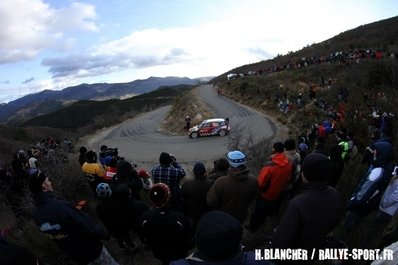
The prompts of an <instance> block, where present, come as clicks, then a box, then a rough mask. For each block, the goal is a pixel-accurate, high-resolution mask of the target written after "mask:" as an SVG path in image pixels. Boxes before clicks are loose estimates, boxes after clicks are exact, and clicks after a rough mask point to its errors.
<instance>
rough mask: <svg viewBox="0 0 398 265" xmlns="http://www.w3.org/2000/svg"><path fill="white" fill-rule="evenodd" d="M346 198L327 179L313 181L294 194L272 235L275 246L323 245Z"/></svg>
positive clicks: (336, 221)
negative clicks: (302, 191)
mask: <svg viewBox="0 0 398 265" xmlns="http://www.w3.org/2000/svg"><path fill="white" fill-rule="evenodd" d="M341 208H342V202H341V198H340V195H339V193H338V192H337V191H336V190H335V189H334V188H332V187H329V186H328V185H327V183H326V182H310V183H308V184H306V186H305V192H304V193H303V194H301V195H298V196H296V197H295V198H293V199H292V200H291V201H290V202H289V205H288V206H287V209H286V210H285V213H284V215H283V217H282V220H281V222H280V224H279V226H278V227H277V229H276V231H275V234H274V235H273V237H272V240H271V241H272V247H275V248H303V249H312V248H323V247H325V243H326V236H327V234H328V233H329V232H330V231H331V230H332V229H333V228H334V227H336V226H337V224H338V222H339V214H340V210H341Z"/></svg>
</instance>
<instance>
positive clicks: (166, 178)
mask: <svg viewBox="0 0 398 265" xmlns="http://www.w3.org/2000/svg"><path fill="white" fill-rule="evenodd" d="M151 174H152V179H153V181H154V183H165V184H166V185H167V186H168V187H169V188H170V192H171V202H170V204H171V206H172V207H174V208H175V209H177V210H179V209H180V208H181V195H182V194H181V186H180V181H181V180H182V179H183V178H184V177H185V175H186V173H185V170H184V169H183V168H182V166H181V165H180V164H179V163H178V162H177V160H176V159H175V157H174V156H173V155H170V154H168V153H166V152H162V153H161V154H160V156H159V165H158V166H156V167H154V168H153V169H152V171H151Z"/></svg>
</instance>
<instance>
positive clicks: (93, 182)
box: [82, 150, 106, 194]
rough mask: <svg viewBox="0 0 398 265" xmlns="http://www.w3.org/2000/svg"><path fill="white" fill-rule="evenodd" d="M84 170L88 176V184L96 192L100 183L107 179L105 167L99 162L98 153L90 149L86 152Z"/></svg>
mask: <svg viewBox="0 0 398 265" xmlns="http://www.w3.org/2000/svg"><path fill="white" fill-rule="evenodd" d="M82 171H83V173H84V175H85V176H86V179H87V181H88V184H89V185H90V188H91V189H92V190H93V192H94V193H95V194H96V189H97V186H98V184H100V183H101V182H104V181H105V174H106V171H105V168H104V167H103V166H102V165H101V164H100V163H98V162H97V153H95V152H94V151H93V150H90V151H88V152H87V153H86V162H84V164H83V166H82Z"/></svg>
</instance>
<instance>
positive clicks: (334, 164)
mask: <svg viewBox="0 0 398 265" xmlns="http://www.w3.org/2000/svg"><path fill="white" fill-rule="evenodd" d="M342 152H343V150H342V147H341V146H340V145H338V144H336V145H334V146H333V147H332V148H331V149H330V151H329V154H330V156H329V159H330V169H329V177H328V184H329V186H331V187H333V188H334V187H336V185H337V183H338V181H339V179H340V177H341V174H343V170H344V160H343V157H342V155H341V154H342Z"/></svg>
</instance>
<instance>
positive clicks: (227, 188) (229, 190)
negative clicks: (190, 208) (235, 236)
mask: <svg viewBox="0 0 398 265" xmlns="http://www.w3.org/2000/svg"><path fill="white" fill-rule="evenodd" d="M286 160H287V159H286ZM257 196H258V185H257V180H256V178H255V177H254V176H253V175H251V174H249V170H248V169H247V168H244V169H240V170H236V169H230V170H229V172H228V176H224V177H221V178H219V179H217V180H216V181H215V182H214V184H213V186H211V188H210V190H209V192H208V193H207V203H208V205H209V206H210V207H212V208H213V209H216V210H221V211H224V212H227V213H229V214H231V215H232V216H233V217H235V218H236V219H238V220H239V221H240V222H241V223H243V222H244V221H245V219H246V216H247V211H248V209H249V206H250V204H251V203H252V202H253V201H254V200H255V199H256V198H257Z"/></svg>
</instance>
